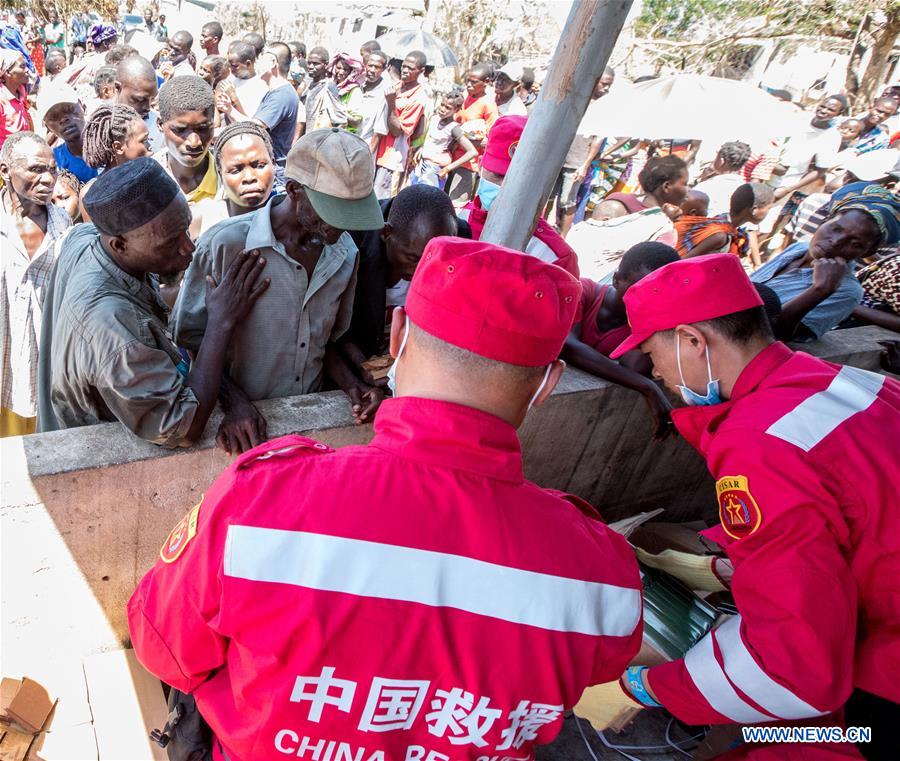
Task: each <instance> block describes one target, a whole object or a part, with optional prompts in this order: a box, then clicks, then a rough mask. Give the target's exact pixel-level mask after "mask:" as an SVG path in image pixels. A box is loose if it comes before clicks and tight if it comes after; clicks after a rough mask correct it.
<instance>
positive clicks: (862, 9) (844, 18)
mask: <svg viewBox="0 0 900 761" xmlns="http://www.w3.org/2000/svg"><path fill="white" fill-rule="evenodd" d="M898 11H900V0H646V2H645V3H644V7H643V11H642V13H641V15H640V17H639V18H638V19H637V22H636V24H635V29H636V31H637V33H638V34H639V35H642V36H652V37H670V38H671V37H676V38H677V37H683V36H685V35H694V34H698V35H700V36H701V37H702V36H703V35H704V33H705V32H706V31H707V30H713V29H715V30H719V31H721V30H728V31H729V32H734V31H735V29H736V28H737V27H738V26H739V25H740V24H741V22H743V21H746V20H747V19H750V18H754V17H758V16H762V17H765V19H766V28H765V32H764V34H765V35H771V36H781V35H786V34H823V35H828V36H834V37H843V38H852V37H853V35H854V34H855V33H856V29H857V27H858V26H859V23H860V21H861V20H862V18H863V16H864V14H866V13H871V12H875V13H879V12H885V13H897V12H898Z"/></svg>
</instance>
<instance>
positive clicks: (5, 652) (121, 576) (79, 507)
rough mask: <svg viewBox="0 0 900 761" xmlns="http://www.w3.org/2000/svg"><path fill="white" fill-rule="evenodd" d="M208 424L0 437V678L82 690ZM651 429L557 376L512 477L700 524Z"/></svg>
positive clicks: (315, 423) (698, 483)
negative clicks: (190, 431) (88, 666)
mask: <svg viewBox="0 0 900 761" xmlns="http://www.w3.org/2000/svg"><path fill="white" fill-rule="evenodd" d="M890 335H893V334H888V333H887V332H886V331H880V330H879V329H876V328H863V329H858V330H855V331H841V332H838V333H833V334H831V335H829V336H828V337H827V338H826V339H825V340H823V341H821V342H819V343H818V344H815V345H811V347H808V350H812V351H813V352H814V353H816V354H818V355H819V356H823V357H825V358H828V359H831V360H833V361H838V362H845V363H849V364H853V365H856V366H858V367H864V368H866V369H878V355H879V352H880V348H881V347H880V346H879V345H878V343H877V340H878V339H879V338H881V339H883V338H885V337H889V336H890ZM260 408H261V411H262V412H263V414H264V415H265V416H266V417H267V419H268V421H269V432H270V434H271V435H272V436H280V435H284V434H286V433H291V432H301V433H304V434H306V435H310V436H313V437H314V438H317V439H320V440H321V441H323V442H325V443H327V444H330V445H331V446H335V447H339V446H345V445H348V444H363V443H365V442H367V441H368V440H369V438H370V437H371V435H372V430H371V427H370V426H365V427H354V426H353V425H352V421H351V417H350V414H349V408H348V406H347V403H346V400H345V398H344V396H343V394H341V393H338V392H333V393H325V394H315V395H309V396H301V397H292V398H286V399H278V400H271V401H268V402H264V403H262V404H261V405H260ZM217 426H218V420H217V419H214V420H212V421H211V422H210V424H209V425H208V427H207V435H206V436H205V438H204V439H203V441H202V442H200V443H199V444H198V445H197V446H196V447H193V448H192V449H188V450H175V451H172V450H166V449H161V448H158V447H155V446H153V445H150V444H147V443H145V442H143V441H140V440H138V439H136V438H135V437H134V436H133V435H131V434H130V433H128V432H126V431H125V430H124V429H123V428H122V427H121V426H120V425H118V424H108V425H99V426H93V427H90V428H81V429H74V430H69V431H57V432H53V433H46V434H38V435H34V436H26V437H21V438H11V439H4V440H2V441H0V454H2V459H0V463H2V465H0V467H2V498H3V506H2V515H0V530H2V539H0V554H2V560H0V570H2V582H0V583H2V586H0V592H2V601H3V611H2V614H3V624H2V650H0V656H2V661H3V672H4V674H9V675H21V674H28V675H29V676H32V677H34V678H38V679H40V678H41V677H42V676H43V677H44V678H45V679H47V680H48V681H47V682H45V683H46V684H48V686H49V685H51V684H52V685H54V686H55V687H56V689H57V690H58V691H65V689H67V687H66V685H69V687H70V688H71V689H72V690H78V689H80V690H82V691H83V678H82V675H81V674H80V658H81V657H83V656H84V655H86V654H88V653H92V652H96V651H98V650H104V649H111V648H115V647H119V646H121V643H122V642H123V641H124V640H125V639H126V638H127V629H126V625H125V618H124V606H125V603H126V601H127V599H128V597H129V596H130V594H131V592H132V590H133V589H134V587H135V585H136V583H137V581H138V580H139V579H140V577H141V575H142V574H143V573H144V571H145V570H146V569H147V568H149V567H150V566H151V565H152V564H153V562H154V560H155V558H156V557H157V553H158V551H159V547H160V546H161V544H162V542H163V540H164V538H165V537H166V535H167V534H168V532H169V530H170V529H171V527H172V526H173V525H174V524H175V523H176V522H177V521H178V520H179V519H180V518H181V516H182V515H183V514H184V513H185V512H186V511H187V510H189V509H190V508H191V507H192V506H193V505H194V504H196V503H197V501H198V499H199V496H200V494H201V493H202V492H203V491H204V490H205V489H206V488H207V487H208V486H209V484H210V483H211V482H212V481H213V480H214V479H215V477H216V476H217V475H218V474H219V473H220V472H221V471H222V470H223V469H224V468H225V467H226V465H227V464H228V462H229V460H230V458H229V457H228V456H226V455H225V454H224V453H222V452H221V451H219V450H216V449H215V448H214V441H213V437H214V434H215V431H216V428H217ZM651 434H652V425H651V420H650V416H649V413H648V411H647V410H646V408H645V405H644V402H643V399H642V398H641V397H639V396H638V395H637V394H635V393H633V392H630V391H627V390H625V389H623V388H620V387H618V386H613V385H610V384H607V383H604V382H601V381H598V380H597V379H596V378H593V377H592V376H589V375H587V374H585V373H582V372H580V371H577V370H573V369H570V370H568V371H567V372H566V374H565V376H564V378H563V381H562V383H561V384H560V387H559V388H558V390H557V391H556V392H555V393H554V395H553V396H552V397H551V399H550V400H549V401H548V402H547V403H546V404H545V405H543V406H542V407H540V408H538V409H536V410H534V411H533V412H532V413H531V414H530V415H529V418H528V420H527V422H526V423H525V425H524V426H523V427H522V429H521V430H520V439H521V441H522V446H523V452H524V461H525V472H526V475H527V477H529V478H531V479H532V480H534V481H536V482H537V483H539V484H541V485H543V486H548V487H553V488H557V489H563V490H567V491H570V492H573V493H575V494H578V495H579V496H581V497H584V498H585V499H587V500H589V501H590V502H592V503H593V504H594V505H596V506H597V507H598V508H599V509H600V510H601V512H602V513H603V514H604V515H605V516H606V517H607V519H609V520H615V519H618V518H621V517H625V516H627V515H630V514H633V513H635V512H640V511H642V510H647V509H650V508H654V507H664V508H666V510H667V512H666V513H665V514H664V515H663V516H662V517H663V518H664V519H666V520H688V519H692V518H697V517H701V516H707V517H710V516H711V515H712V510H713V507H714V502H713V490H712V481H711V479H710V478H709V476H708V474H707V472H706V469H705V466H704V464H703V462H702V460H701V459H700V457H699V456H698V455H697V454H696V453H695V452H694V450H693V449H691V448H690V447H689V446H688V445H687V444H685V442H684V441H682V440H681V439H678V438H670V439H669V440H668V441H665V442H654V441H652V440H651ZM73 664H77V669H75V665H73ZM76 671H77V673H76ZM51 689H53V688H51Z"/></svg>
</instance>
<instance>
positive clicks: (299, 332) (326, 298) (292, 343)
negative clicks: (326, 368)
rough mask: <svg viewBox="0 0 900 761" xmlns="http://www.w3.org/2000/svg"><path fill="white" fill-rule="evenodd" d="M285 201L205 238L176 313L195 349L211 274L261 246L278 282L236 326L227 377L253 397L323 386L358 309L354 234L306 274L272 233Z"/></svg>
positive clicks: (179, 334)
mask: <svg viewBox="0 0 900 761" xmlns="http://www.w3.org/2000/svg"><path fill="white" fill-rule="evenodd" d="M283 199H284V196H276V197H274V198H273V199H271V200H270V201H269V202H268V203H267V204H266V205H265V206H264V207H263V208H261V209H259V210H258V211H253V212H250V213H249V214H242V215H241V216H239V217H232V218H231V219H228V220H225V221H224V222H220V223H219V224H217V225H216V226H215V227H213V228H211V229H210V230H207V231H206V232H205V233H204V234H203V235H201V236H200V239H199V240H198V241H197V248H196V250H195V251H194V259H193V261H192V262H191V266H190V267H188V270H187V273H186V274H185V277H184V282H183V283H182V285H181V291H180V292H179V294H178V301H177V302H176V304H175V310H174V312H173V315H172V323H173V326H174V332H175V340H176V341H177V342H178V345H179V346H183V347H185V348H187V349H190V350H191V351H196V350H197V349H198V347H199V346H200V340H201V339H202V337H203V333H204V331H205V330H206V276H207V275H212V276H213V278H214V279H215V281H216V282H217V283H220V282H222V278H223V277H224V276H225V272H226V270H227V269H228V266H229V265H230V264H231V262H232V261H234V258H235V257H236V256H237V255H238V254H240V253H241V252H242V251H244V250H248V251H249V250H253V249H257V250H259V252H260V254H261V255H262V256H263V257H264V258H265V260H266V266H265V269H264V271H263V274H262V277H268V278H271V281H272V282H271V284H270V285H269V287H268V289H267V290H266V291H265V292H264V293H263V294H262V296H260V297H259V299H257V301H256V303H255V304H254V305H253V308H252V310H251V311H250V314H249V315H248V316H247V317H246V318H245V319H244V321H243V323H242V324H241V325H240V326H239V327H238V328H237V329H236V330H235V332H234V335H233V337H232V339H231V347H230V352H229V364H228V374H229V377H230V378H231V379H232V380H233V381H234V382H235V383H237V385H238V386H240V387H241V389H243V391H244V393H246V394H247V396H248V397H249V398H250V399H252V400H256V399H271V398H274V397H281V396H296V395H299V394H308V393H310V392H313V391H318V390H319V389H320V388H321V387H322V361H323V358H324V356H325V346H326V345H327V344H328V343H329V342H330V341H335V340H337V339H338V338H340V337H341V336H342V335H343V334H344V333H345V332H346V331H347V328H348V327H349V326H350V317H351V314H352V312H353V293H354V289H355V288H356V269H357V264H358V260H359V256H358V251H357V249H356V244H355V243H354V242H353V239H352V238H351V237H350V236H349V235H348V234H347V233H344V234H343V235H341V237H340V238H339V239H338V241H337V243H335V244H334V245H326V246H325V247H324V248H323V250H322V254H321V255H320V256H319V260H318V262H317V263H316V266H315V268H314V269H313V273H312V277H307V274H306V269H305V268H304V267H303V266H302V265H301V264H300V263H299V262H297V261H295V260H294V259H291V257H289V256H288V255H287V252H286V251H285V248H284V246H283V245H282V244H281V243H279V242H278V241H277V240H276V239H275V234H274V232H273V231H272V218H271V210H272V206H273V205H274V204H277V203H280V202H282V201H283Z"/></svg>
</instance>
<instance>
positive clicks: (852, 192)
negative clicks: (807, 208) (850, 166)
mask: <svg viewBox="0 0 900 761" xmlns="http://www.w3.org/2000/svg"><path fill="white" fill-rule="evenodd" d="M851 209H856V210H858V211H864V212H865V213H866V214H868V215H869V216H870V217H872V219H874V220H875V223H876V224H877V225H878V230H879V232H880V233H881V242H880V243H879V244H878V245H879V246H885V245H887V246H892V245H894V244H895V243H897V242H898V241H900V201H898V200H897V198H896V197H895V196H894V194H893V193H891V191H890V190H888V189H887V188H885V187H882V186H881V185H879V184H877V183H874V182H851V183H850V184H849V185H844V187H842V188H841V189H840V190H837V191H835V193H834V195H832V196H831V209H830V211H829V213H828V216H834V215H835V214H837V213H838V212H842V211H850V210H851Z"/></svg>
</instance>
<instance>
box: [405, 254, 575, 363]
mask: <svg viewBox="0 0 900 761" xmlns="http://www.w3.org/2000/svg"><path fill="white" fill-rule="evenodd" d="M580 301H581V283H580V282H579V281H578V280H577V279H576V278H574V277H572V276H571V275H570V274H569V273H568V272H566V271H565V270H564V269H562V268H561V267H557V266H556V265H555V264H547V263H546V262H542V261H541V260H540V259H537V258H535V257H533V256H529V255H528V254H523V253H522V252H520V251H513V250H512V249H510V248H504V247H503V246H495V245H493V244H491V243H484V242H482V241H477V240H463V239H462V238H449V237H441V238H432V239H431V241H429V243H428V245H427V246H426V247H425V252H424V254H423V255H422V260H421V261H420V262H419V266H418V267H416V274H415V275H413V279H412V283H410V286H409V294H408V295H407V297H406V312H407V314H408V315H409V319H410V320H412V321H413V323H415V324H416V326H418V327H419V328H421V329H422V330H424V331H425V332H426V333H430V334H431V335H433V336H435V337H436V338H439V339H441V340H442V341H446V342H447V343H450V344H453V345H454V346H459V347H460V348H461V349H467V350H468V351H471V352H472V353H474V354H478V355H479V356H481V357H487V358H488V359H494V360H497V361H498V362H507V363H509V364H511V365H522V366H525V367H541V366H543V365H549V364H550V363H551V362H553V360H555V359H556V358H557V357H559V353H560V351H562V347H563V344H564V343H565V340H566V336H567V335H568V334H569V331H570V330H571V329H572V323H573V322H574V320H575V310H576V309H577V308H578V305H579V303H580Z"/></svg>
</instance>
